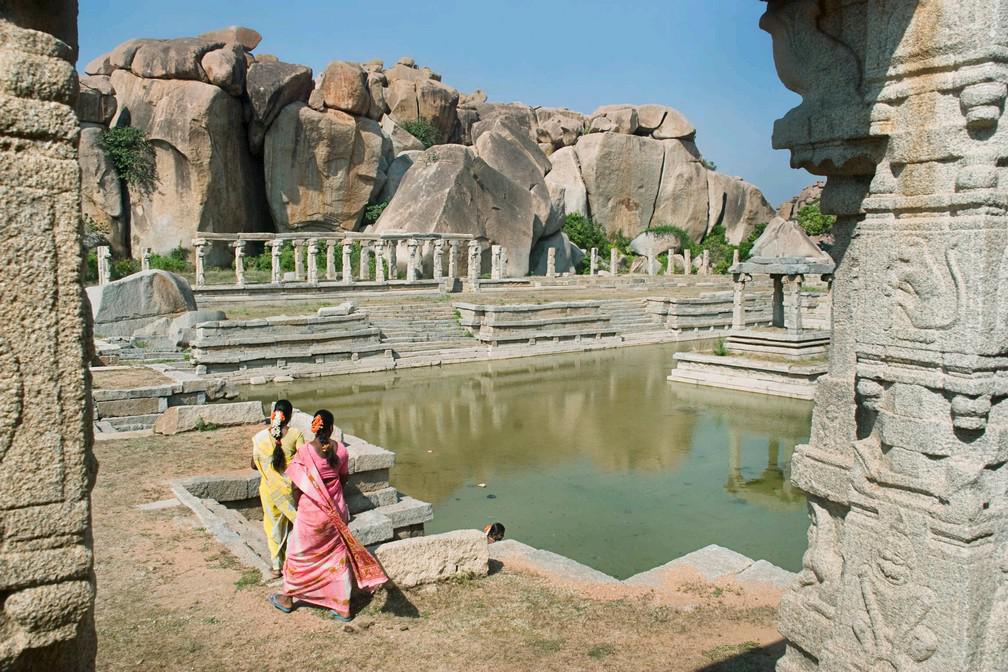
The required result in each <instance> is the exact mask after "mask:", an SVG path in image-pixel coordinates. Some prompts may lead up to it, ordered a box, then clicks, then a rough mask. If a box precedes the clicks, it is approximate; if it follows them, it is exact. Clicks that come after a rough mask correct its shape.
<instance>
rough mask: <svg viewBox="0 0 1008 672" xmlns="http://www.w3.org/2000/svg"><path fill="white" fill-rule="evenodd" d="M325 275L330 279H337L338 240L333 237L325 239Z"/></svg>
mask: <svg viewBox="0 0 1008 672" xmlns="http://www.w3.org/2000/svg"><path fill="white" fill-rule="evenodd" d="M325 277H326V280H329V281H332V280H335V279H336V241H335V240H332V239H331V238H330V239H329V240H327V241H325Z"/></svg>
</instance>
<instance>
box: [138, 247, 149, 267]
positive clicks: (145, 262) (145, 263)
mask: <svg viewBox="0 0 1008 672" xmlns="http://www.w3.org/2000/svg"><path fill="white" fill-rule="evenodd" d="M150 258H151V248H149V247H145V248H143V254H142V255H141V256H140V270H141V271H149V270H150Z"/></svg>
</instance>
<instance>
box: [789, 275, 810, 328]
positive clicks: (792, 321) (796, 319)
mask: <svg viewBox="0 0 1008 672" xmlns="http://www.w3.org/2000/svg"><path fill="white" fill-rule="evenodd" d="M804 281H805V276H803V275H789V276H788V277H787V280H786V281H785V283H784V284H785V285H786V287H787V297H786V303H787V313H786V315H785V316H784V323H785V324H786V325H787V330H788V332H790V333H792V334H800V333H801V330H802V316H801V311H802V295H801V287H802V283H803V282H804Z"/></svg>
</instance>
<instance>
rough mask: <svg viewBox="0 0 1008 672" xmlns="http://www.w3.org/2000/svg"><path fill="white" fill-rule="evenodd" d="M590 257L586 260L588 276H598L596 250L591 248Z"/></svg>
mask: <svg viewBox="0 0 1008 672" xmlns="http://www.w3.org/2000/svg"><path fill="white" fill-rule="evenodd" d="M590 255H591V256H590V257H589V259H588V275H598V248H597V247H593V248H591V252H590Z"/></svg>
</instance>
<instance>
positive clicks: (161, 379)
mask: <svg viewBox="0 0 1008 672" xmlns="http://www.w3.org/2000/svg"><path fill="white" fill-rule="evenodd" d="M171 383H172V379H171V378H168V377H167V376H164V375H162V374H161V373H160V372H158V371H155V370H154V369H148V368H146V367H113V368H111V369H92V370H91V387H92V388H94V389H96V390H128V389H131V388H134V387H155V386H157V385H171Z"/></svg>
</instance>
